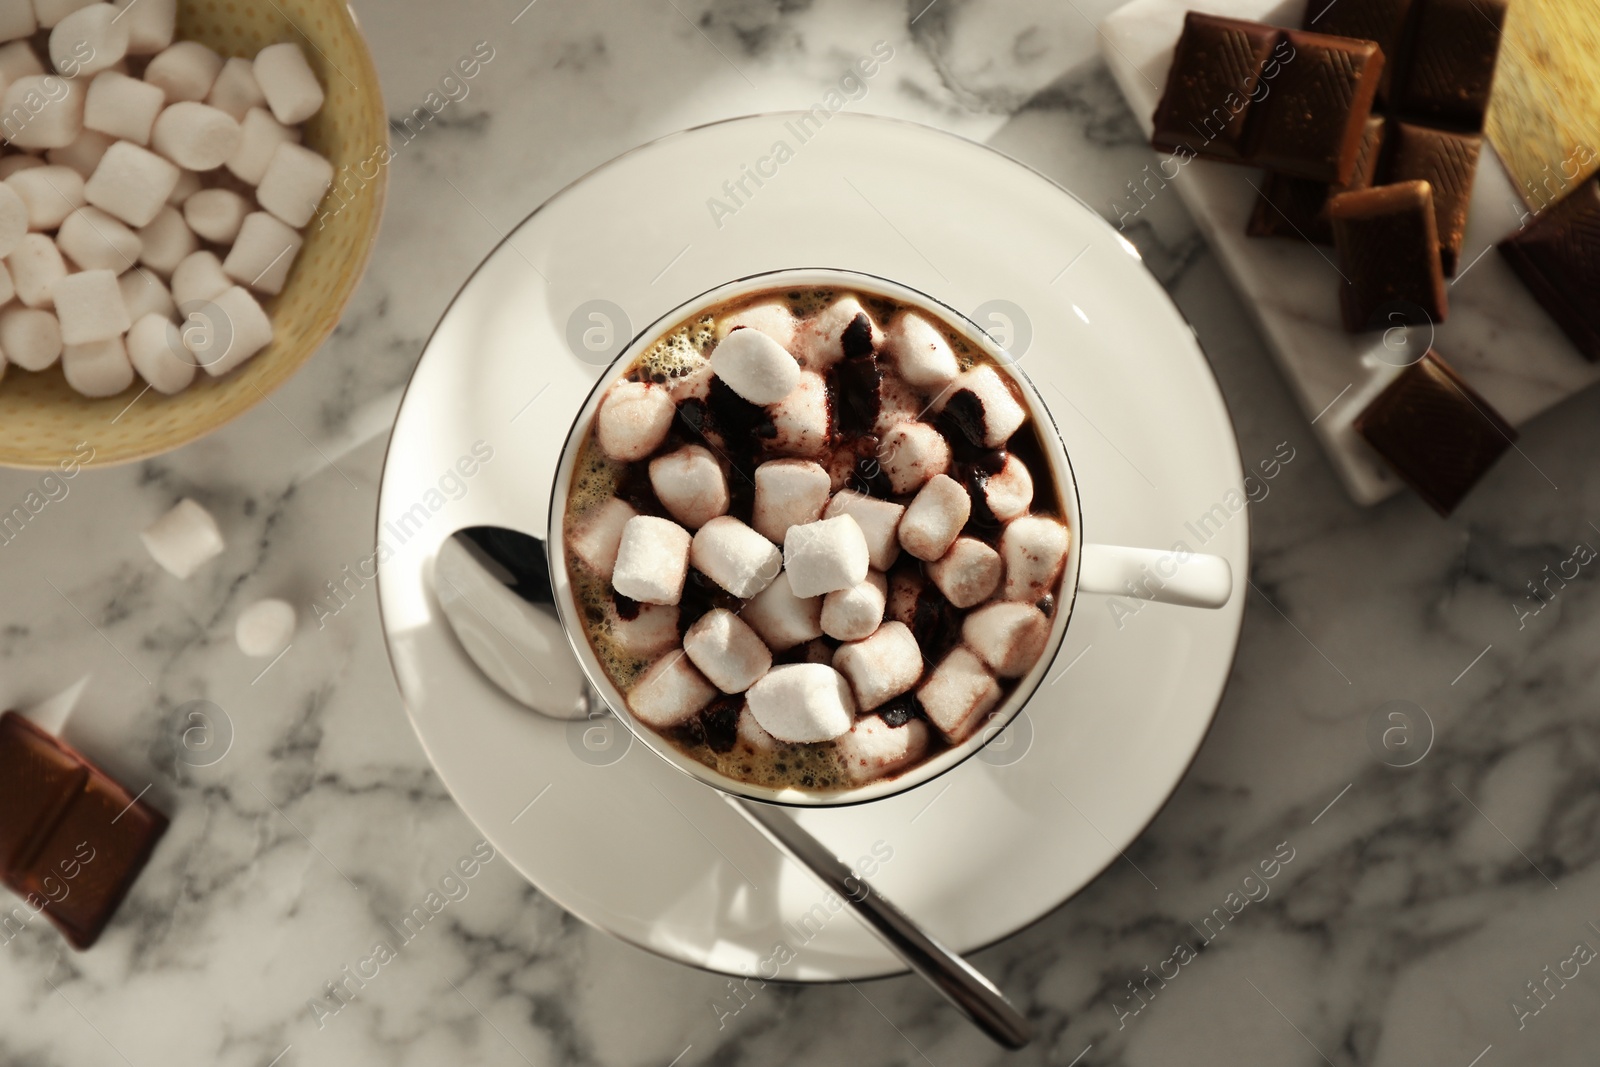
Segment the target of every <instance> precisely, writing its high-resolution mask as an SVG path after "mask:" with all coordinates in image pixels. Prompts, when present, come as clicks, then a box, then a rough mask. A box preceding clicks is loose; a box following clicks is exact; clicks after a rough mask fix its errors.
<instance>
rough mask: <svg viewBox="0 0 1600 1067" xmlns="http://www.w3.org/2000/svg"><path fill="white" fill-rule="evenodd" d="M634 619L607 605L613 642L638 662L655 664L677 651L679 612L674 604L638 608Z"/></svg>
mask: <svg viewBox="0 0 1600 1067" xmlns="http://www.w3.org/2000/svg"><path fill="white" fill-rule="evenodd" d="M634 608H635V611H634V616H633V618H631V619H624V618H623V617H622V616H621V615H618V614H617V606H616V604H615V603H613V602H612V601H609V600H608V601H606V605H605V616H606V624H607V625H608V626H609V627H610V628H611V640H612V641H614V642H615V643H616V645H617V647H619V648H621V649H622V651H623V652H625V653H627V654H628V655H630V656H632V657H634V658H635V659H643V660H653V659H655V658H657V657H658V656H663V655H666V654H667V653H668V652H670V651H672V650H673V649H675V648H677V647H678V608H677V606H676V605H673V604H636V605H635V606H634Z"/></svg>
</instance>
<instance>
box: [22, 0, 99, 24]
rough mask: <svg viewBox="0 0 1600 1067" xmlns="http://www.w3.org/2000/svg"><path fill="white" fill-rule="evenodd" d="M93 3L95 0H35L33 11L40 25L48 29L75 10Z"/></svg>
mask: <svg viewBox="0 0 1600 1067" xmlns="http://www.w3.org/2000/svg"><path fill="white" fill-rule="evenodd" d="M92 3H94V0H33V11H34V14H35V15H37V16H38V19H39V25H40V26H42V27H44V28H45V29H47V30H48V29H50V27H52V26H55V25H56V24H58V23H59V22H60V21H61V20H62V19H64V18H66V17H67V16H68V15H70V14H72V13H73V12H74V11H77V10H79V9H80V8H85V7H88V6H89V5H90V4H92Z"/></svg>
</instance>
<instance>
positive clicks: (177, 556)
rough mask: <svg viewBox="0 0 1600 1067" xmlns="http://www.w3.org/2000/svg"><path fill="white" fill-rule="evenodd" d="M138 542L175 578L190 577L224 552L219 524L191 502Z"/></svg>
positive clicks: (165, 517)
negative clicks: (142, 543)
mask: <svg viewBox="0 0 1600 1067" xmlns="http://www.w3.org/2000/svg"><path fill="white" fill-rule="evenodd" d="M139 539H140V540H142V541H143V542H144V547H145V550H146V551H148V552H149V553H150V557H151V558H152V559H154V560H155V561H156V562H157V563H159V564H161V566H162V567H164V568H166V570H167V572H168V573H169V574H171V575H173V576H174V577H176V578H187V577H189V576H190V575H191V574H193V573H194V572H195V571H197V570H199V569H200V567H201V565H202V564H204V563H206V562H207V561H209V560H211V559H214V558H215V557H217V556H219V555H221V554H222V549H223V542H222V531H221V530H219V529H217V520H216V519H213V518H212V517H211V513H210V512H209V511H207V510H206V509H205V508H203V507H201V506H200V505H199V504H196V503H195V502H194V501H193V500H189V499H188V498H185V499H183V500H180V501H178V503H177V505H176V506H175V507H174V508H173V509H172V510H171V511H169V512H167V513H166V514H165V515H163V516H161V518H159V519H157V520H156V521H155V522H153V523H151V524H150V525H149V526H147V527H145V530H144V532H143V533H141V534H140V535H139Z"/></svg>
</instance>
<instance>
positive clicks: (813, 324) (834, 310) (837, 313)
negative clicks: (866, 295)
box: [795, 296, 883, 373]
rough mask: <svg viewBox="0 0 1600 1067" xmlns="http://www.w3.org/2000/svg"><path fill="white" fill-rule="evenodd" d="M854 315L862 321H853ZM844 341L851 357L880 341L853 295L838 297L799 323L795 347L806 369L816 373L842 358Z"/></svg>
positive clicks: (879, 333)
mask: <svg viewBox="0 0 1600 1067" xmlns="http://www.w3.org/2000/svg"><path fill="white" fill-rule="evenodd" d="M858 318H860V319H864V320H865V321H864V322H857V321H856V320H857V319H858ZM847 335H848V336H847ZM847 341H848V347H849V348H850V353H851V355H854V356H862V355H865V354H867V353H869V352H873V351H876V350H877V348H878V346H880V345H882V344H883V331H882V330H880V329H878V324H877V323H876V322H874V321H872V316H871V315H869V314H867V310H866V309H865V308H863V307H862V306H861V301H859V300H857V299H856V298H855V297H853V296H843V297H840V298H839V299H838V300H835V301H834V302H833V303H831V304H829V305H828V306H827V307H825V308H823V309H822V310H821V311H819V312H817V313H816V314H815V315H813V316H811V317H810V318H809V319H807V320H806V321H805V322H803V323H801V325H800V332H799V334H798V335H797V336H796V338H795V346H796V348H797V349H798V355H799V357H800V361H801V362H802V363H804V364H805V366H806V369H807V370H814V371H817V372H819V373H820V372H821V371H825V370H827V369H828V368H829V367H831V366H833V365H834V364H835V363H837V362H839V360H841V359H843V358H844V356H845V348H846V347H847V346H846V342H847Z"/></svg>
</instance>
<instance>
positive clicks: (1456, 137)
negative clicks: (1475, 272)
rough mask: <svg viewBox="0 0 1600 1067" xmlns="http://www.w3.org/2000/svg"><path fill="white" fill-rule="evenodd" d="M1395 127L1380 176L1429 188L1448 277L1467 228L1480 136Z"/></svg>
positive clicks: (1408, 125) (1441, 260)
mask: <svg viewBox="0 0 1600 1067" xmlns="http://www.w3.org/2000/svg"><path fill="white" fill-rule="evenodd" d="M1393 125H1394V129H1393V130H1392V131H1391V132H1390V134H1389V141H1388V144H1387V145H1386V146H1385V151H1384V156H1385V159H1386V162H1385V164H1384V176H1385V177H1386V178H1387V180H1389V181H1391V182H1406V181H1425V182H1427V183H1428V185H1429V186H1430V187H1431V188H1432V190H1433V223H1434V228H1435V229H1436V230H1437V231H1438V234H1439V266H1440V268H1441V269H1442V270H1443V271H1444V273H1445V275H1446V276H1451V275H1454V274H1455V272H1456V264H1457V262H1458V261H1459V260H1460V258H1461V240H1462V238H1463V237H1464V236H1465V234H1466V232H1467V205H1468V203H1470V202H1471V200H1472V183H1473V180H1474V179H1475V178H1476V177H1477V174H1478V153H1479V151H1480V149H1481V148H1482V146H1483V138H1481V137H1479V136H1478V135H1477V134H1475V133H1452V132H1451V131H1449V130H1435V129H1430V128H1429V127H1427V126H1418V125H1415V124H1414V123H1410V122H1396V123H1394V124H1393Z"/></svg>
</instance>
